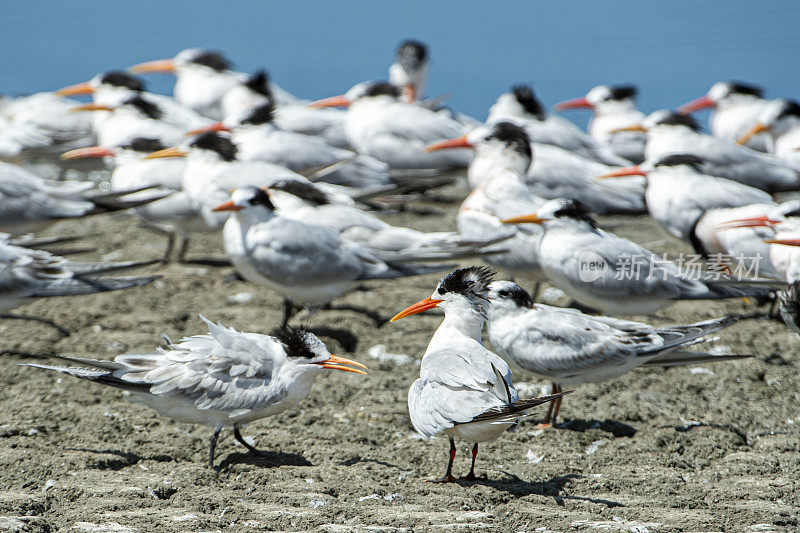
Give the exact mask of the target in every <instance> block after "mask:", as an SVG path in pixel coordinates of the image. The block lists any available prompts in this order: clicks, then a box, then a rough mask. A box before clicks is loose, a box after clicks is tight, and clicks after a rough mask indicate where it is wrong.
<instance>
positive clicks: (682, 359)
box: [642, 350, 754, 368]
mask: <svg viewBox="0 0 800 533" xmlns="http://www.w3.org/2000/svg"><path fill="white" fill-rule="evenodd" d="M750 357H754V356H753V355H752V354H713V353H707V352H688V351H684V350H673V351H671V352H667V353H665V354H663V355H660V356H658V357H655V358H653V359H651V360H649V361H647V362H646V363H645V364H644V365H642V366H649V367H654V366H659V367H663V368H670V367H673V366H687V365H699V364H703V363H719V362H722V361H733V360H736V359H748V358H750Z"/></svg>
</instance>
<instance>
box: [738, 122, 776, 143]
mask: <svg viewBox="0 0 800 533" xmlns="http://www.w3.org/2000/svg"><path fill="white" fill-rule="evenodd" d="M765 131H769V128H768V127H766V126H765V125H764V124H762V123H761V122H758V123H756V125H755V126H753V127H752V128H750V129H749V130H747V132H745V134H744V135H742V136H741V137H739V138H738V139H736V144H738V145H744V144H747V141H749V140H750V139H752V138H753V136H755V135H758V134H759V133H764V132H765Z"/></svg>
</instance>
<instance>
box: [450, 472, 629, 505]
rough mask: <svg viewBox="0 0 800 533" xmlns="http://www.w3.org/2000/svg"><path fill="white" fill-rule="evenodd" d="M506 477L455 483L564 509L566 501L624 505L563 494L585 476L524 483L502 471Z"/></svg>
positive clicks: (573, 475) (566, 476) (567, 476)
mask: <svg viewBox="0 0 800 533" xmlns="http://www.w3.org/2000/svg"><path fill="white" fill-rule="evenodd" d="M502 472H503V473H504V474H505V475H507V476H508V477H507V478H505V479H484V478H478V479H476V480H473V481H456V482H457V483H458V484H459V485H465V486H468V485H483V486H485V487H491V488H493V489H495V490H501V491H503V492H507V493H508V494H510V495H512V496H515V497H524V496H529V495H531V494H535V495H537V496H545V497H549V498H553V500H554V501H555V502H556V504H557V505H559V506H560V507H564V505H565V504H564V502H565V501H566V500H575V501H584V502H590V503H597V504H601V505H605V506H606V507H608V508H613V507H624V505H623V504H622V503H620V502H615V501H613V500H605V499H602V498H588V497H585V496H573V495H570V494H564V487H565V486H566V485H567V483H569V482H570V481H572V480H573V479H581V478H583V477H585V476H581V475H578V474H567V475H564V476H556V477H554V478H551V479H549V480H547V481H540V482H531V481H525V480H523V479H521V478H519V477H518V476H516V475H514V474H512V473H510V472H506V471H502Z"/></svg>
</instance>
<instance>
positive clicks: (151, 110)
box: [123, 95, 163, 120]
mask: <svg viewBox="0 0 800 533" xmlns="http://www.w3.org/2000/svg"><path fill="white" fill-rule="evenodd" d="M123 104H125V105H129V106H132V107H135V108H136V109H137V110H139V112H140V113H142V114H143V115H145V116H146V117H147V118H152V119H153V120H158V119H160V118H161V116H162V115H163V113H162V112H161V108H160V107H158V105H157V104H155V103H153V102H150V101H149V100H145V99H144V98H142V97H141V96H138V95H137V96H134V97H133V98H128V99H127V100H125V102H123Z"/></svg>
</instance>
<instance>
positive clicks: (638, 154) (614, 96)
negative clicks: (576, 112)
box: [553, 85, 647, 163]
mask: <svg viewBox="0 0 800 533" xmlns="http://www.w3.org/2000/svg"><path fill="white" fill-rule="evenodd" d="M637 94H638V89H637V88H636V86H635V85H598V86H597V87H594V88H593V89H592V90H591V91H589V92H588V93H586V96H584V97H581V98H573V99H571V100H565V101H563V102H560V103H558V104H556V105H555V106H553V108H554V109H556V110H559V111H561V110H565V109H582V108H586V109H591V110H592V111H593V112H594V114H593V116H592V120H591V121H590V122H589V135H591V136H592V138H594V139H595V140H596V141H598V142H600V143H605V144H607V145H608V146H609V147H610V148H611V150H612V151H613V152H614V153H615V154H617V155H618V156H620V157H623V158H625V159H627V160H629V161H632V162H633V163H641V162H642V161H644V147H645V145H646V144H647V136H646V135H644V134H643V133H642V132H636V131H618V130H619V128H624V127H626V126H632V125H634V124H639V123H641V122H642V120H644V117H645V115H644V113H642V112H641V111H639V110H638V109H636V95H637Z"/></svg>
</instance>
